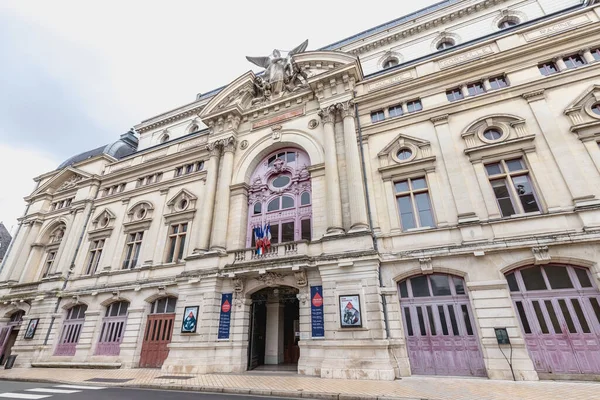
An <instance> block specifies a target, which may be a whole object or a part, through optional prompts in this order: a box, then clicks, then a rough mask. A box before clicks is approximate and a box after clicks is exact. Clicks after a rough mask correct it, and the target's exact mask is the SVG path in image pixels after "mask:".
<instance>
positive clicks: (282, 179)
mask: <svg viewBox="0 0 600 400" xmlns="http://www.w3.org/2000/svg"><path fill="white" fill-rule="evenodd" d="M290 181H291V179H290V177H289V176H287V175H279V176H278V177H277V178H275V179H273V181H272V182H271V184H272V185H273V187H276V188H282V187H286V186H287V185H289V184H290Z"/></svg>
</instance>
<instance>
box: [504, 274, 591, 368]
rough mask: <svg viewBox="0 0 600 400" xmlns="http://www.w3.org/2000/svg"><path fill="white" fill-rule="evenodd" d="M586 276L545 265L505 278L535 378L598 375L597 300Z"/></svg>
mask: <svg viewBox="0 0 600 400" xmlns="http://www.w3.org/2000/svg"><path fill="white" fill-rule="evenodd" d="M587 273H588V272H587V271H586V270H583V269H576V268H574V267H568V266H557V265H549V266H544V267H539V266H535V267H530V268H525V269H523V270H519V271H516V272H512V273H510V274H509V275H507V279H508V281H509V286H510V288H511V295H512V298H513V300H514V305H515V309H516V312H517V316H518V318H519V320H520V322H521V329H522V331H523V335H524V337H525V343H526V345H527V350H528V351H529V355H530V356H531V360H532V361H533V364H534V366H535V369H536V371H537V372H541V373H552V374H600V294H599V293H598V291H597V290H596V289H595V288H594V287H593V285H592V282H593V281H592V280H591V279H590V277H589V275H587Z"/></svg>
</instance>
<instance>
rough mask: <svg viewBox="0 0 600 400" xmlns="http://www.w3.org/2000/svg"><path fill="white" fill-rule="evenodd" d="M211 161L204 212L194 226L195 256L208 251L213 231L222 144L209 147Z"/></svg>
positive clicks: (207, 177)
mask: <svg viewBox="0 0 600 400" xmlns="http://www.w3.org/2000/svg"><path fill="white" fill-rule="evenodd" d="M208 151H209V154H210V159H209V160H208V166H207V176H206V186H205V188H204V191H205V192H204V202H203V204H202V207H201V208H200V207H198V210H202V212H200V213H199V214H200V215H198V217H199V218H198V223H196V224H194V231H193V232H192V235H193V236H192V237H193V238H194V239H195V240H196V245H195V246H194V254H202V253H205V252H207V251H208V246H209V242H210V232H211V229H212V220H213V210H214V208H215V197H216V194H217V176H218V174H219V161H220V159H221V143H220V142H214V143H211V144H209V145H208Z"/></svg>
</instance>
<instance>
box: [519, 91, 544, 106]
mask: <svg viewBox="0 0 600 400" xmlns="http://www.w3.org/2000/svg"><path fill="white" fill-rule="evenodd" d="M522 96H523V98H524V99H525V100H527V102H529V103H531V102H533V101H538V100H544V99H545V96H544V89H538V90H534V91H532V92H527V93H523V94H522Z"/></svg>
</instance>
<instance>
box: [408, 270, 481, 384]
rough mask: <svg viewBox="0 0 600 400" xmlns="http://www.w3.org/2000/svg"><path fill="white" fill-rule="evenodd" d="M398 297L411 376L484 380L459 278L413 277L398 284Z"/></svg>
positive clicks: (462, 283) (441, 276)
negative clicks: (399, 296) (469, 377)
mask: <svg viewBox="0 0 600 400" xmlns="http://www.w3.org/2000/svg"><path fill="white" fill-rule="evenodd" d="M400 295H401V300H400V304H401V306H402V318H403V321H404V327H405V331H406V342H407V348H408V357H409V360H410V365H411V370H412V372H413V374H417V375H418V374H420V375H459V376H486V370H485V364H484V362H483V355H482V353H481V350H480V347H479V340H478V338H477V335H476V332H475V327H474V320H473V314H472V312H471V308H470V305H469V299H468V296H467V295H466V293H465V286H464V281H463V280H462V279H461V278H459V277H452V276H450V275H441V274H435V275H430V276H424V275H421V276H416V277H413V278H410V279H408V280H406V281H404V282H401V283H400Z"/></svg>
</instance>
